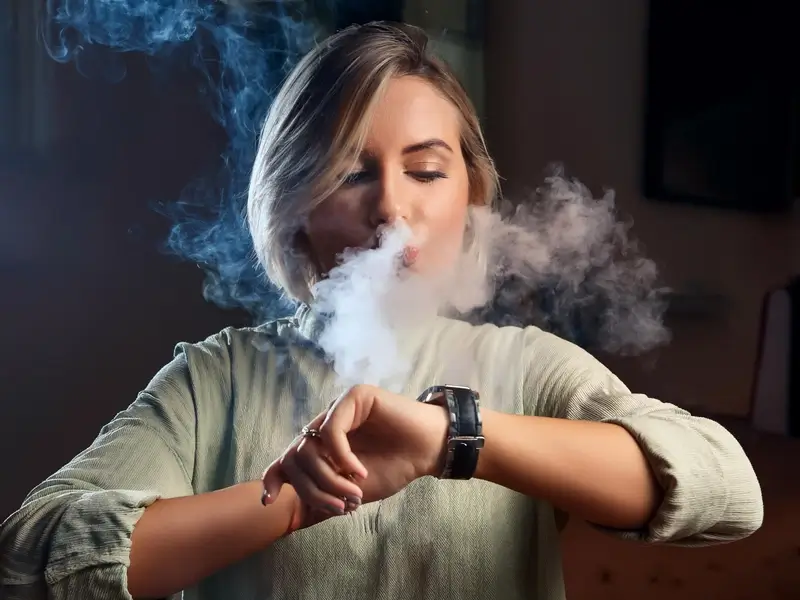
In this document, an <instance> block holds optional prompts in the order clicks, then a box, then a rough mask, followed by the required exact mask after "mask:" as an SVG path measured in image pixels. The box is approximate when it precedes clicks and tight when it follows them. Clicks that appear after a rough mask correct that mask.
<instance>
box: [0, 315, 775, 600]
mask: <svg viewBox="0 0 800 600" xmlns="http://www.w3.org/2000/svg"><path fill="white" fill-rule="evenodd" d="M317 329H318V328H317V325H316V324H315V322H314V320H313V318H312V317H311V316H310V313H309V311H308V310H301V311H300V312H299V313H298V316H296V317H294V318H290V319H285V320H281V321H276V322H272V323H269V324H266V325H263V326H261V327H258V328H254V329H226V330H224V331H222V332H221V333H219V334H217V335H215V336H212V337H210V338H209V339H207V340H206V341H204V342H202V343H199V344H180V345H179V346H178V348H177V351H176V356H175V359H174V360H173V361H172V362H171V363H170V364H168V365H167V366H166V367H164V368H163V369H162V370H161V371H160V372H159V373H158V374H157V375H156V376H155V378H154V379H153V381H152V382H151V383H150V384H149V385H148V387H147V389H146V390H145V391H143V392H141V393H140V394H139V396H138V398H137V399H136V401H135V402H134V403H133V404H132V405H131V406H130V407H128V409H127V410H125V411H123V412H121V413H119V414H118V415H117V416H116V417H115V418H114V419H113V420H112V421H111V422H110V423H109V424H108V425H106V426H105V427H104V428H103V429H102V430H101V432H100V434H99V435H98V437H97V439H96V440H95V441H94V443H93V444H92V445H91V446H90V447H89V448H88V449H87V450H85V451H84V452H82V453H81V454H79V455H78V456H77V457H75V458H74V459H73V460H72V461H71V462H70V463H69V464H67V465H66V466H65V467H63V468H62V469H60V470H59V471H58V472H56V473H55V474H54V475H52V476H51V477H49V478H48V479H47V480H45V481H44V482H43V483H42V484H40V485H39V486H37V487H36V488H35V489H34V490H33V491H32V492H31V493H30V494H29V496H28V497H27V499H26V500H25V502H24V504H23V505H22V507H21V508H20V509H19V510H18V511H17V512H16V513H14V514H13V515H12V516H11V517H10V518H9V519H8V520H7V521H6V522H5V523H3V525H2V528H0V596H2V597H3V598H4V599H7V600H32V599H34V598H36V599H40V598H44V597H48V598H52V599H54V600H77V599H80V600H100V599H112V598H113V599H118V598H119V599H122V598H130V595H129V594H128V593H127V591H126V569H127V567H128V564H129V551H130V536H131V531H132V529H133V527H134V525H135V523H136V521H137V519H138V518H139V517H140V516H141V514H142V512H143V511H144V509H145V508H146V507H147V506H149V505H150V504H151V503H153V502H154V501H155V500H156V499H158V498H170V497H176V496H186V495H190V494H200V493H203V492H208V491H211V490H216V489H220V488H224V487H227V486H230V485H233V484H235V483H238V482H242V481H248V480H253V479H258V478H260V476H261V473H262V471H263V470H264V468H265V467H266V466H267V465H268V464H269V463H270V462H271V461H272V460H274V459H275V458H276V457H277V456H279V454H280V453H281V452H282V451H283V450H284V449H285V447H286V446H287V445H288V444H289V443H290V442H291V440H292V439H293V438H294V437H295V435H296V434H297V433H298V431H299V428H300V427H301V426H302V425H303V424H304V423H305V422H307V421H309V420H310V419H311V418H312V417H313V416H315V415H316V414H318V413H319V412H321V411H322V410H324V408H325V407H326V406H327V404H328V403H329V402H330V400H332V399H333V398H335V397H336V396H337V395H338V394H339V393H340V392H342V391H344V390H343V389H342V386H341V384H340V383H339V381H337V378H336V375H335V374H334V373H333V371H332V369H331V368H330V366H329V364H328V363H327V362H326V361H325V360H324V359H323V358H322V357H321V354H320V352H319V351H318V350H317V349H316V347H315V346H314V345H313V343H311V342H310V341H309V338H314V335H315V332H316V331H317ZM365 334H368V332H365ZM402 352H404V353H405V354H404V355H405V356H406V357H407V358H408V360H409V363H410V366H411V376H410V378H409V381H408V383H407V385H406V389H405V390H404V391H405V393H406V394H408V395H410V396H416V395H417V394H418V393H419V392H420V391H422V390H423V389H425V388H426V387H428V386H429V385H433V384H437V383H450V384H461V385H469V386H471V387H473V388H475V389H477V390H479V391H480V392H481V395H482V399H483V403H484V405H485V406H488V407H489V408H492V409H497V410H503V411H505V412H509V413H517V414H525V415H539V416H547V417H557V418H565V419H584V420H592V421H605V422H609V423H616V424H619V425H621V426H623V427H625V428H626V429H627V430H628V431H630V432H631V433H632V434H633V436H634V437H635V439H636V440H637V441H638V442H639V444H640V445H641V447H642V448H643V450H644V452H645V454H646V456H647V458H648V460H649V462H650V464H651V465H652V467H653V469H654V471H655V473H656V476H657V478H658V480H659V482H660V483H661V485H662V486H663V487H664V490H665V498H664V501H663V503H662V505H661V507H660V509H659V510H658V513H657V514H656V515H655V517H654V518H653V520H652V521H651V522H650V523H649V525H648V527H647V528H646V530H643V531H630V532H619V531H615V532H610V533H612V534H613V535H618V536H623V537H627V538H630V539H638V540H642V541H645V542H671V543H680V544H686V545H692V544H695V545H697V544H707V543H716V542H726V541H732V540H736V539H739V538H742V537H744V536H746V535H748V534H750V533H752V532H753V531H754V530H755V529H757V528H758V527H759V526H760V524H761V521H762V517H763V505H762V500H761V492H760V488H759V484H758V481H757V479H756V476H755V474H754V472H753V469H752V467H751V465H750V462H749V461H748V459H747V457H746V456H745V454H744V452H743V451H742V449H741V447H740V445H739V444H738V443H737V442H736V440H735V439H734V438H733V437H732V436H731V435H730V434H729V433H728V432H727V431H726V430H725V429H724V428H722V427H721V426H720V425H718V424H717V423H715V422H713V421H710V420H707V419H703V418H699V417H694V416H692V415H690V414H688V413H687V412H686V411H684V410H681V409H680V408H677V407H676V406H673V405H670V404H665V403H662V402H660V401H658V400H654V399H651V398H648V397H647V396H644V395H640V394H633V393H631V392H630V391H629V390H628V389H627V388H626V387H625V386H624V385H623V384H622V383H621V382H620V381H619V379H618V378H616V377H615V376H614V375H613V374H612V373H611V372H609V370H608V369H606V368H605V367H604V366H603V365H602V364H601V363H600V362H598V361H597V360H595V359H594V358H593V357H592V356H590V355H589V354H587V353H586V352H584V351H583V350H581V349H579V348H578V347H576V346H574V345H572V344H570V343H568V342H566V341H563V340H561V339H559V338H557V337H555V336H552V335H550V334H547V333H545V332H543V331H541V330H539V329H537V328H533V327H529V328H526V329H519V328H515V327H505V328H497V327H494V326H489V325H484V326H478V327H475V326H471V325H468V324H465V323H462V322H459V321H454V320H449V319H444V318H441V319H437V320H436V321H435V322H434V323H431V324H426V326H425V327H424V335H422V334H420V335H418V336H416V337H415V336H409V338H408V340H404V342H403V344H402ZM256 501H257V500H256ZM212 517H213V515H209V518H212ZM183 597H184V598H187V599H202V600H245V599H246V600H251V599H253V600H256V599H258V600H268V599H269V600H296V599H298V600H299V599H301V598H302V599H317V598H325V599H327V600H338V599H341V600H384V599H385V600H389V599H392V600H394V599H398V600H401V599H402V600H408V599H409V598H414V599H418V600H426V599H428V600H450V599H452V600H492V599H503V600H511V599H517V598H520V599H522V598H526V599H537V600H560V599H562V598H564V584H563V577H562V572H561V557H560V549H559V536H558V528H557V525H556V513H555V510H554V508H553V507H552V506H551V505H549V504H547V503H545V502H542V501H539V500H536V499H533V498H528V497H526V496H523V495H521V494H518V493H516V492H513V491H511V490H508V489H505V488H502V487H500V486H497V485H494V484H491V483H488V482H485V481H478V480H473V481H468V482H461V481H440V480H437V479H435V478H430V477H426V478H422V479H419V480H417V481H415V482H413V483H412V484H411V485H409V486H408V487H407V488H406V489H405V490H403V491H402V492H400V493H399V494H397V495H395V496H393V497H391V498H388V499H386V500H384V501H381V502H375V503H371V504H368V505H365V506H363V507H361V508H360V509H358V510H357V511H355V512H354V513H352V514H349V515H346V516H343V517H335V518H332V519H329V520H327V521H325V522H324V523H322V524H320V525H318V526H315V527H312V528H309V529H305V530H301V531H298V532H295V533H293V534H291V535H289V536H287V537H285V538H283V539H281V540H279V541H278V542H276V543H275V544H273V545H272V546H271V547H270V548H269V549H267V550H265V551H264V552H261V553H259V554H257V555H254V556H252V557H250V558H248V559H247V560H245V561H243V562H241V563H239V564H236V565H234V566H232V567H230V568H228V569H226V570H224V571H221V572H219V573H218V574H216V575H214V576H213V577H210V578H209V579H207V580H205V581H203V582H202V583H200V584H199V585H198V586H196V587H195V588H192V589H190V590H186V591H185V592H184V594H183Z"/></svg>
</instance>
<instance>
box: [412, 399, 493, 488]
mask: <svg viewBox="0 0 800 600" xmlns="http://www.w3.org/2000/svg"><path fill="white" fill-rule="evenodd" d="M417 400H419V401H420V402H424V403H425V404H435V405H436V406H442V407H444V408H446V409H447V411H448V413H449V414H450V429H449V431H448V433H447V457H446V459H445V463H444V471H442V474H441V475H440V476H439V478H440V479H472V476H473V475H474V474H475V469H476V468H477V466H478V455H479V454H480V451H481V448H483V445H484V438H483V422H482V421H481V409H480V395H479V394H478V392H476V391H474V390H472V389H470V388H468V387H463V386H459V385H435V386H433V387H429V388H428V389H427V390H425V391H424V392H422V394H420V396H419V397H418V398H417Z"/></svg>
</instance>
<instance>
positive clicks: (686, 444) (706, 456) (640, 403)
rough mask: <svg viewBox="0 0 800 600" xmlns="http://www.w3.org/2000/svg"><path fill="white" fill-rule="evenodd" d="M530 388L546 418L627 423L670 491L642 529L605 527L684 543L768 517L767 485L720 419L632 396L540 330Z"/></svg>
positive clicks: (720, 537)
mask: <svg viewBox="0 0 800 600" xmlns="http://www.w3.org/2000/svg"><path fill="white" fill-rule="evenodd" d="M531 348H532V350H533V352H534V357H533V359H534V362H532V363H531V364H532V366H531V373H530V374H529V376H528V378H527V382H528V383H527V385H530V386H534V387H535V388H537V389H536V391H535V393H536V394H539V397H541V398H543V399H544V401H543V403H542V404H541V407H542V413H541V414H543V415H544V416H552V417H557V418H566V419H580V420H587V421H599V422H605V423H613V424H616V425H619V426H621V427H624V428H625V429H626V430H627V431H628V432H629V433H630V434H631V436H632V437H633V438H634V439H635V440H636V442H637V443H638V444H639V447H640V448H641V450H642V452H643V453H644V455H645V457H646V458H647V461H648V462H649V464H650V467H651V469H652V471H653V473H654V475H655V477H656V480H657V481H658V483H659V484H660V486H661V488H662V489H663V493H664V496H663V501H662V503H661V505H660V506H659V508H658V510H657V512H656V514H655V515H654V517H653V518H652V520H651V521H650V522H649V523H648V525H647V527H646V528H645V529H643V530H642V531H617V530H610V529H608V528H601V529H603V530H604V531H608V532H611V533H613V534H615V535H618V536H620V537H623V538H626V539H634V540H641V541H645V542H654V543H672V544H681V545H707V544H714V543H722V542H730V541H735V540H737V539H741V538H744V537H746V536H748V535H750V534H752V533H753V532H755V531H756V530H757V529H758V528H759V527H760V526H761V523H762V521H763V517H764V506H763V501H762V497H761V487H760V485H759V482H758V478H757V477H756V474H755V472H754V470H753V467H752V465H751V463H750V460H749V459H748V458H747V455H746V454H745V452H744V450H743V449H742V447H741V445H740V444H739V442H738V441H737V440H736V439H735V438H734V437H733V435H731V434H730V433H729V432H728V431H727V430H726V429H725V428H724V427H722V426H721V425H720V424H718V423H716V422H714V421H712V420H709V419H705V418H701V417H696V416H693V415H691V414H690V413H688V412H687V411H685V410H683V409H681V408H679V407H677V406H675V405H672V404H667V403H664V402H661V401H659V400H655V399H653V398H650V397H648V396H646V395H643V394H634V393H632V392H631V391H630V390H629V389H628V388H627V387H626V386H625V385H624V384H623V383H622V382H621V381H620V380H619V378H617V377H616V376H615V375H614V374H613V373H611V371H610V370H609V369H608V368H606V367H605V366H604V365H603V364H602V363H600V361H598V360H597V359H595V358H594V357H592V356H591V355H590V354H588V353H587V352H585V351H583V350H582V349H580V348H578V347H577V346H574V345H573V344H570V343H569V342H566V341H563V340H560V339H558V338H556V337H554V336H551V335H548V334H542V333H541V332H539V333H538V334H537V335H535V336H534V342H533V344H532V345H531Z"/></svg>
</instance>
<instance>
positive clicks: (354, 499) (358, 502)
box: [344, 496, 361, 506]
mask: <svg viewBox="0 0 800 600" xmlns="http://www.w3.org/2000/svg"><path fill="white" fill-rule="evenodd" d="M344 499H345V501H346V502H350V503H351V504H356V505H358V506H361V498H359V497H358V496H345V497H344Z"/></svg>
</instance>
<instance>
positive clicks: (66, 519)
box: [0, 341, 293, 600]
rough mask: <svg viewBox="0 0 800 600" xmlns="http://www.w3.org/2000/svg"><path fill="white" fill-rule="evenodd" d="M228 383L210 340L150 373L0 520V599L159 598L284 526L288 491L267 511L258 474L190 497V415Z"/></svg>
mask: <svg viewBox="0 0 800 600" xmlns="http://www.w3.org/2000/svg"><path fill="white" fill-rule="evenodd" d="M190 366H191V368H190ZM230 388H231V382H230V367H229V353H228V350H227V346H226V344H225V343H224V342H221V341H220V342H215V341H209V342H206V343H204V344H203V345H202V352H194V353H193V354H192V358H191V359H190V358H188V357H187V355H185V354H181V355H179V356H178V357H177V358H176V359H175V360H174V361H173V362H171V363H170V364H169V365H167V366H166V367H165V368H164V369H162V371H161V372H160V373H159V374H158V375H156V377H155V378H154V379H153V381H152V382H151V383H150V385H149V386H148V387H147V389H146V390H145V391H144V392H142V393H141V394H140V395H139V397H138V398H137V400H136V401H135V402H134V403H133V404H132V405H131V406H130V407H129V408H128V409H127V410H125V411H123V412H121V413H119V414H118V415H117V416H116V417H115V418H114V419H113V420H112V421H111V422H110V423H109V424H108V425H106V426H105V427H104V428H103V429H102V431H101V432H100V434H99V436H98V437H97V439H96V440H95V441H94V443H93V444H92V445H91V446H90V447H89V448H88V449H86V450H85V451H83V452H81V453H80V454H79V455H78V456H76V457H75V458H74V459H73V460H72V461H70V462H69V463H68V464H67V465H66V466H64V467H63V468H61V469H59V471H57V472H56V473H55V474H54V475H52V476H51V477H48V478H47V480H45V481H44V482H43V483H42V484H40V485H39V486H37V487H36V488H35V489H34V490H33V491H32V492H31V493H30V494H29V495H28V497H27V498H26V499H25V501H24V503H23V505H22V507H21V508H20V509H19V510H18V511H17V512H16V513H14V514H13V515H12V516H11V517H9V519H8V520H6V521H5V522H4V523H3V524H2V526H0V596H2V597H3V598H6V597H9V598H14V599H15V600H33V599H39V598H43V597H47V598H51V599H52V600H68V599H69V600H71V599H73V598H81V599H83V600H94V599H100V598H120V599H130V598H131V594H130V593H129V589H128V588H129V587H130V591H131V592H133V593H134V594H135V595H137V596H142V597H148V596H151V597H164V596H166V595H168V594H171V593H175V592H178V591H180V590H181V589H183V588H184V587H187V586H191V585H193V584H195V583H197V582H199V580H200V579H202V578H203V577H204V576H206V575H208V574H210V573H211V572H213V571H214V570H216V569H218V568H220V567H222V566H224V565H226V564H230V563H232V562H234V561H236V560H238V559H239V558H241V557H242V556H245V555H247V554H249V553H251V552H253V551H254V550H257V549H259V548H262V547H265V546H266V545H268V544H269V543H270V541H271V540H274V539H275V538H276V537H278V536H280V535H281V534H282V533H284V532H286V531H287V529H288V528H289V525H288V524H289V519H290V515H291V513H290V511H289V510H288V508H289V507H290V506H291V504H292V498H293V492H292V490H291V488H288V487H287V488H284V491H283V492H282V493H281V494H280V495H279V498H278V500H277V501H276V503H275V504H274V505H273V506H270V507H264V506H262V504H261V483H260V482H255V483H252V484H242V485H238V486H234V487H231V488H228V489H225V490H222V491H219V492H213V493H208V494H201V495H197V496H195V495H194V493H195V490H194V484H193V482H194V481H195V479H196V478H200V479H203V475H204V474H203V473H195V470H194V469H195V463H196V455H195V447H196V443H197V442H196V438H195V430H196V423H197V419H198V412H199V411H202V410H204V408H203V407H204V406H205V404H204V403H209V402H210V403H224V402H227V398H226V394H227V393H228V392H227V391H226V390H230ZM195 392H197V393H195ZM198 394H200V395H198ZM223 408H224V407H223ZM206 410H208V407H206ZM205 450H206V451H207V454H208V453H212V454H213V452H215V450H213V449H208V448H206V449H205ZM205 479H207V477H206V478H205Z"/></svg>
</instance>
